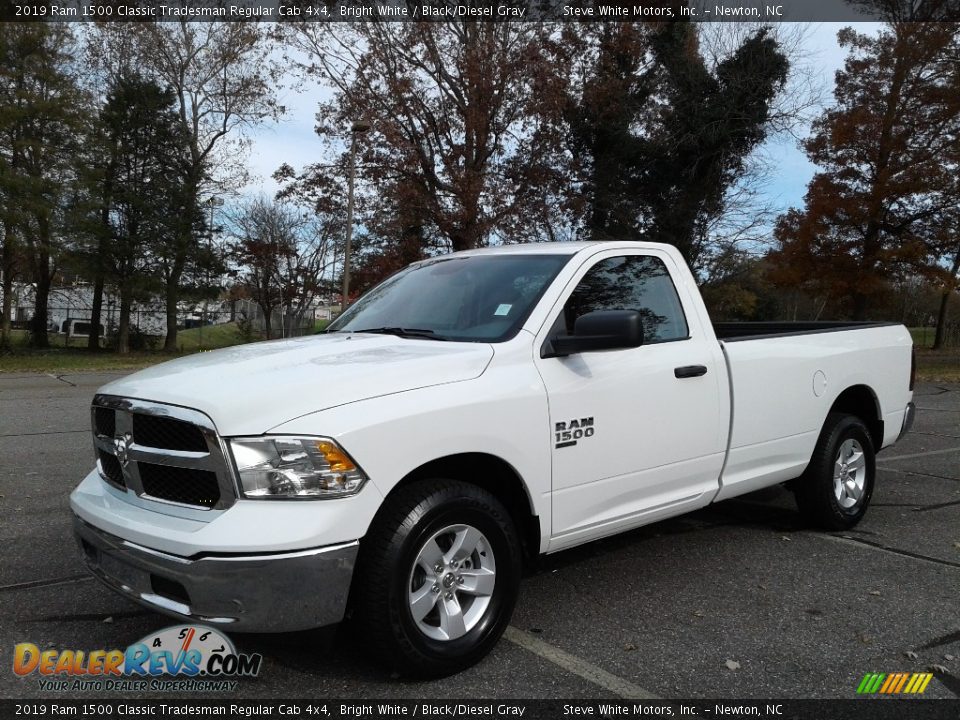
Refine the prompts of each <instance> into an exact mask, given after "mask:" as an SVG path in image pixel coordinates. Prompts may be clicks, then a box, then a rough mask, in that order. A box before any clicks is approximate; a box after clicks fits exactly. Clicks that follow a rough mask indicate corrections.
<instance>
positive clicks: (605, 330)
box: [541, 310, 643, 357]
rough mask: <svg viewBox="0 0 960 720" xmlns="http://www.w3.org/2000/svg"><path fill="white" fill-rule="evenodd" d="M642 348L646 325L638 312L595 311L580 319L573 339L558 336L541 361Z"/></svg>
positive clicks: (547, 347) (548, 346)
mask: <svg viewBox="0 0 960 720" xmlns="http://www.w3.org/2000/svg"><path fill="white" fill-rule="evenodd" d="M640 345H643V322H642V321H641V317H640V313H638V312H637V311H636V310H596V311H594V312H589V313H586V314H585V315H581V316H580V317H578V318H577V321H576V322H575V323H574V324H573V335H558V336H556V337H554V338H553V339H552V340H550V341H549V342H548V343H547V345H545V346H544V349H543V352H542V353H541V357H565V356H567V355H574V354H576V353H581V352H591V351H595V350H623V349H625V348H635V347H639V346H640Z"/></svg>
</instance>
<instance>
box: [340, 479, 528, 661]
mask: <svg viewBox="0 0 960 720" xmlns="http://www.w3.org/2000/svg"><path fill="white" fill-rule="evenodd" d="M451 528H472V529H474V530H477V531H479V533H480V535H481V537H482V541H481V542H480V543H479V544H478V545H476V548H477V550H476V551H475V552H474V553H473V555H471V556H470V558H467V559H461V560H459V561H458V560H454V559H451V560H450V562H451V563H455V562H456V563H458V564H460V570H459V572H462V573H463V575H464V576H468V578H467V579H470V578H469V573H470V572H471V570H472V571H474V572H475V573H476V574H477V575H479V574H480V572H481V568H480V564H481V563H486V564H488V565H489V564H490V563H495V570H494V575H495V579H494V584H493V588H492V592H490V593H489V595H484V596H483V597H482V598H481V597H477V596H474V595H472V594H470V593H469V592H468V591H467V589H466V587H465V586H463V585H461V586H458V585H457V581H458V580H459V578H458V577H455V576H452V575H451V572H452V573H454V575H455V574H456V573H457V572H458V571H457V570H451V568H452V567H453V566H452V565H450V566H446V565H444V570H443V571H442V573H441V572H438V571H436V569H434V571H432V572H434V573H435V575H429V576H428V575H426V573H425V572H424V569H423V567H424V565H423V563H418V557H419V558H420V559H421V560H422V559H423V557H425V555H429V548H434V549H436V548H435V547H434V545H436V547H439V548H440V549H441V550H445V553H444V557H446V556H447V555H449V554H450V550H452V549H453V548H452V547H450V548H447V549H445V548H444V547H443V545H444V543H445V542H446V541H447V540H448V539H449V540H452V541H453V542H457V540H458V539H460V538H466V537H467V535H466V534H464V535H462V536H461V535H459V534H457V533H456V532H450V533H446V532H445V531H447V530H450V529H451ZM438 533H440V534H439V535H438ZM471 537H476V536H475V535H471ZM435 538H436V539H435ZM431 542H433V543H434V544H432V545H431V544H430V543H431ZM464 542H465V544H466V543H468V541H466V540H464ZM421 551H423V553H425V555H421ZM481 554H483V558H481V557H480V555H481ZM471 558H472V559H471ZM444 562H446V561H444ZM483 572H485V573H489V572H490V570H489V567H487V568H484V569H483ZM520 574H521V548H520V541H519V539H518V536H517V532H516V529H515V527H514V524H513V521H512V520H511V518H510V514H509V513H508V512H507V510H506V508H505V507H504V506H503V505H502V504H501V503H500V502H499V501H498V500H497V499H496V498H495V497H494V496H493V495H491V494H490V493H488V492H487V491H485V490H483V489H482V488H479V487H477V486H475V485H471V484H469V483H465V482H461V481H458V480H440V479H437V480H422V481H418V482H415V483H413V484H411V485H408V486H407V487H404V488H401V489H400V490H399V491H397V492H396V494H395V495H393V496H392V497H391V498H390V499H389V500H388V501H387V502H386V503H385V505H384V507H383V508H381V510H380V512H378V514H377V517H376V518H375V519H374V521H373V523H372V525H371V527H370V530H369V532H368V533H367V535H366V537H364V539H363V540H362V542H361V549H360V558H359V563H358V567H357V576H356V580H355V584H354V616H355V617H356V619H357V620H358V621H359V631H360V633H361V634H362V636H363V639H364V642H365V647H366V648H367V649H368V650H369V652H370V653H371V654H372V655H373V657H374V658H375V659H377V660H379V661H381V662H385V663H386V664H387V665H389V666H390V667H391V668H392V669H393V670H395V671H396V672H399V673H400V674H401V675H405V676H411V677H421V678H423V677H442V676H444V675H450V674H453V673H455V672H458V671H459V670H462V669H463V668H466V667H468V666H470V665H472V664H474V663H476V662H478V661H479V660H480V659H481V658H483V657H484V655H486V654H487V653H488V652H489V651H490V650H491V648H493V646H494V645H495V644H496V643H497V641H498V640H499V639H500V636H501V635H502V634H503V631H504V630H505V629H506V627H507V625H508V624H509V622H510V616H511V614H512V613H513V607H514V604H515V603H516V598H517V593H518V591H519V585H520ZM448 581H449V583H450V584H449V585H445V583H447V582H448ZM422 583H426V584H422ZM477 583H479V580H477ZM427 585H429V588H428V587H427ZM436 587H440V588H441V589H440V591H439V594H437V595H436V599H434V600H433V602H434V603H435V605H434V606H433V608H432V609H431V610H430V611H429V613H428V614H427V616H425V617H424V618H421V619H420V621H419V622H418V620H416V619H415V618H414V615H413V613H414V611H413V609H412V607H411V605H412V600H411V599H412V593H413V592H415V591H416V588H419V591H420V592H423V591H425V590H427V589H430V591H431V593H433V592H436V591H435V588H436ZM448 593H450V594H452V595H453V598H452V599H450V600H444V598H449V597H450V595H449V594H448ZM432 597H433V595H431V598H432ZM454 602H455V608H456V609H459V610H461V612H462V614H461V617H462V618H463V619H468V618H469V615H470V614H471V613H473V614H474V618H473V620H474V624H472V625H469V623H467V622H464V624H463V626H462V627H461V626H457V628H456V629H455V630H454V631H451V637H449V638H447V639H443V638H440V637H431V636H428V634H427V632H430V633H435V634H438V635H440V634H443V633H444V632H446V630H445V629H444V628H443V626H442V622H441V620H440V614H441V611H443V610H444V609H445V608H447V607H454V605H450V604H448V603H454ZM475 602H482V603H483V604H482V605H477V606H475V607H474V606H473V603H475ZM443 615H444V617H445V618H448V617H449V616H448V615H447V613H445V612H444V613H443ZM448 622H452V621H448ZM434 624H436V626H437V627H436V628H435V627H434ZM468 625H469V627H468V628H467V626H468ZM464 628H467V630H466V632H465V634H463V635H461V636H459V637H454V635H455V632H456V631H459V630H463V629H464ZM447 629H449V627H448V628H447Z"/></svg>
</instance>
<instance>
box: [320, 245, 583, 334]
mask: <svg viewBox="0 0 960 720" xmlns="http://www.w3.org/2000/svg"><path fill="white" fill-rule="evenodd" d="M569 259H570V256H569V255H486V256H484V255H466V256H459V257H441V258H436V259H435V260H427V261H425V262H422V263H418V264H416V265H411V266H410V267H408V268H405V269H403V270H401V271H400V272H398V273H397V274H396V275H393V276H392V277H390V278H388V279H387V280H385V281H383V282H382V283H380V284H379V285H377V286H376V287H375V288H373V290H371V291H370V292H368V293H367V294H366V295H364V296H363V297H362V298H360V299H359V300H357V302H356V303H354V304H353V306H351V307H350V309H348V310H347V311H346V312H345V313H344V314H343V315H341V316H340V317H339V318H337V319H336V320H335V321H334V322H333V323H332V324H331V325H330V327H329V329H328V330H327V332H382V333H391V334H396V335H400V336H402V337H414V338H426V339H434V340H461V341H468V342H501V341H503V340H507V339H509V338H511V337H513V336H514V335H516V333H517V331H518V330H519V329H520V326H521V325H522V324H523V321H524V320H526V319H527V316H528V315H529V314H530V311H531V310H533V307H534V305H535V304H536V302H537V300H539V299H540V296H541V295H542V294H543V292H544V290H546V288H547V285H549V284H550V282H551V281H552V280H553V279H554V278H555V277H556V276H557V273H558V272H560V268H562V267H563V266H564V265H565V264H566V262H567V260H569Z"/></svg>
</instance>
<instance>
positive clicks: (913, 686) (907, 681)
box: [857, 673, 933, 695]
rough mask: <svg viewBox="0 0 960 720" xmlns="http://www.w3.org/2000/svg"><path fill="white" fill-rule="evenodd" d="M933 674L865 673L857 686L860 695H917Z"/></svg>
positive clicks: (925, 687) (925, 686)
mask: <svg viewBox="0 0 960 720" xmlns="http://www.w3.org/2000/svg"><path fill="white" fill-rule="evenodd" d="M932 679H933V673H890V674H889V675H888V674H887V673H867V674H866V675H864V676H863V680H861V681H860V684H859V685H858V686H857V693H858V694H860V695H872V694H874V693H881V694H884V695H897V694H901V693H902V694H908V695H919V694H921V693H922V692H923V691H924V690H926V689H927V685H929V684H930V681H931V680H932Z"/></svg>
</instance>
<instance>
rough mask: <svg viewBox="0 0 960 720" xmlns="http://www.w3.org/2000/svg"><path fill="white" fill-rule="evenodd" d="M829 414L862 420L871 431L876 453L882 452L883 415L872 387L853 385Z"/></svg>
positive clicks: (835, 402) (837, 400) (832, 407)
mask: <svg viewBox="0 0 960 720" xmlns="http://www.w3.org/2000/svg"><path fill="white" fill-rule="evenodd" d="M829 412H830V413H845V414H847V415H854V416H856V417H858V418H860V420H862V421H863V424H864V425H866V426H867V429H868V430H869V431H870V439H871V440H872V441H873V449H874V451H878V450H880V448H881V446H882V445H883V415H882V414H881V412H880V401H879V400H878V399H877V394H876V393H875V392H874V391H873V389H872V388H871V387H869V386H868V385H851V386H850V387H848V388H847V389H846V390H844V391H843V392H842V393H840V394H839V395H838V396H837V399H836V400H834V401H833V405H831V406H830V411H829Z"/></svg>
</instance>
